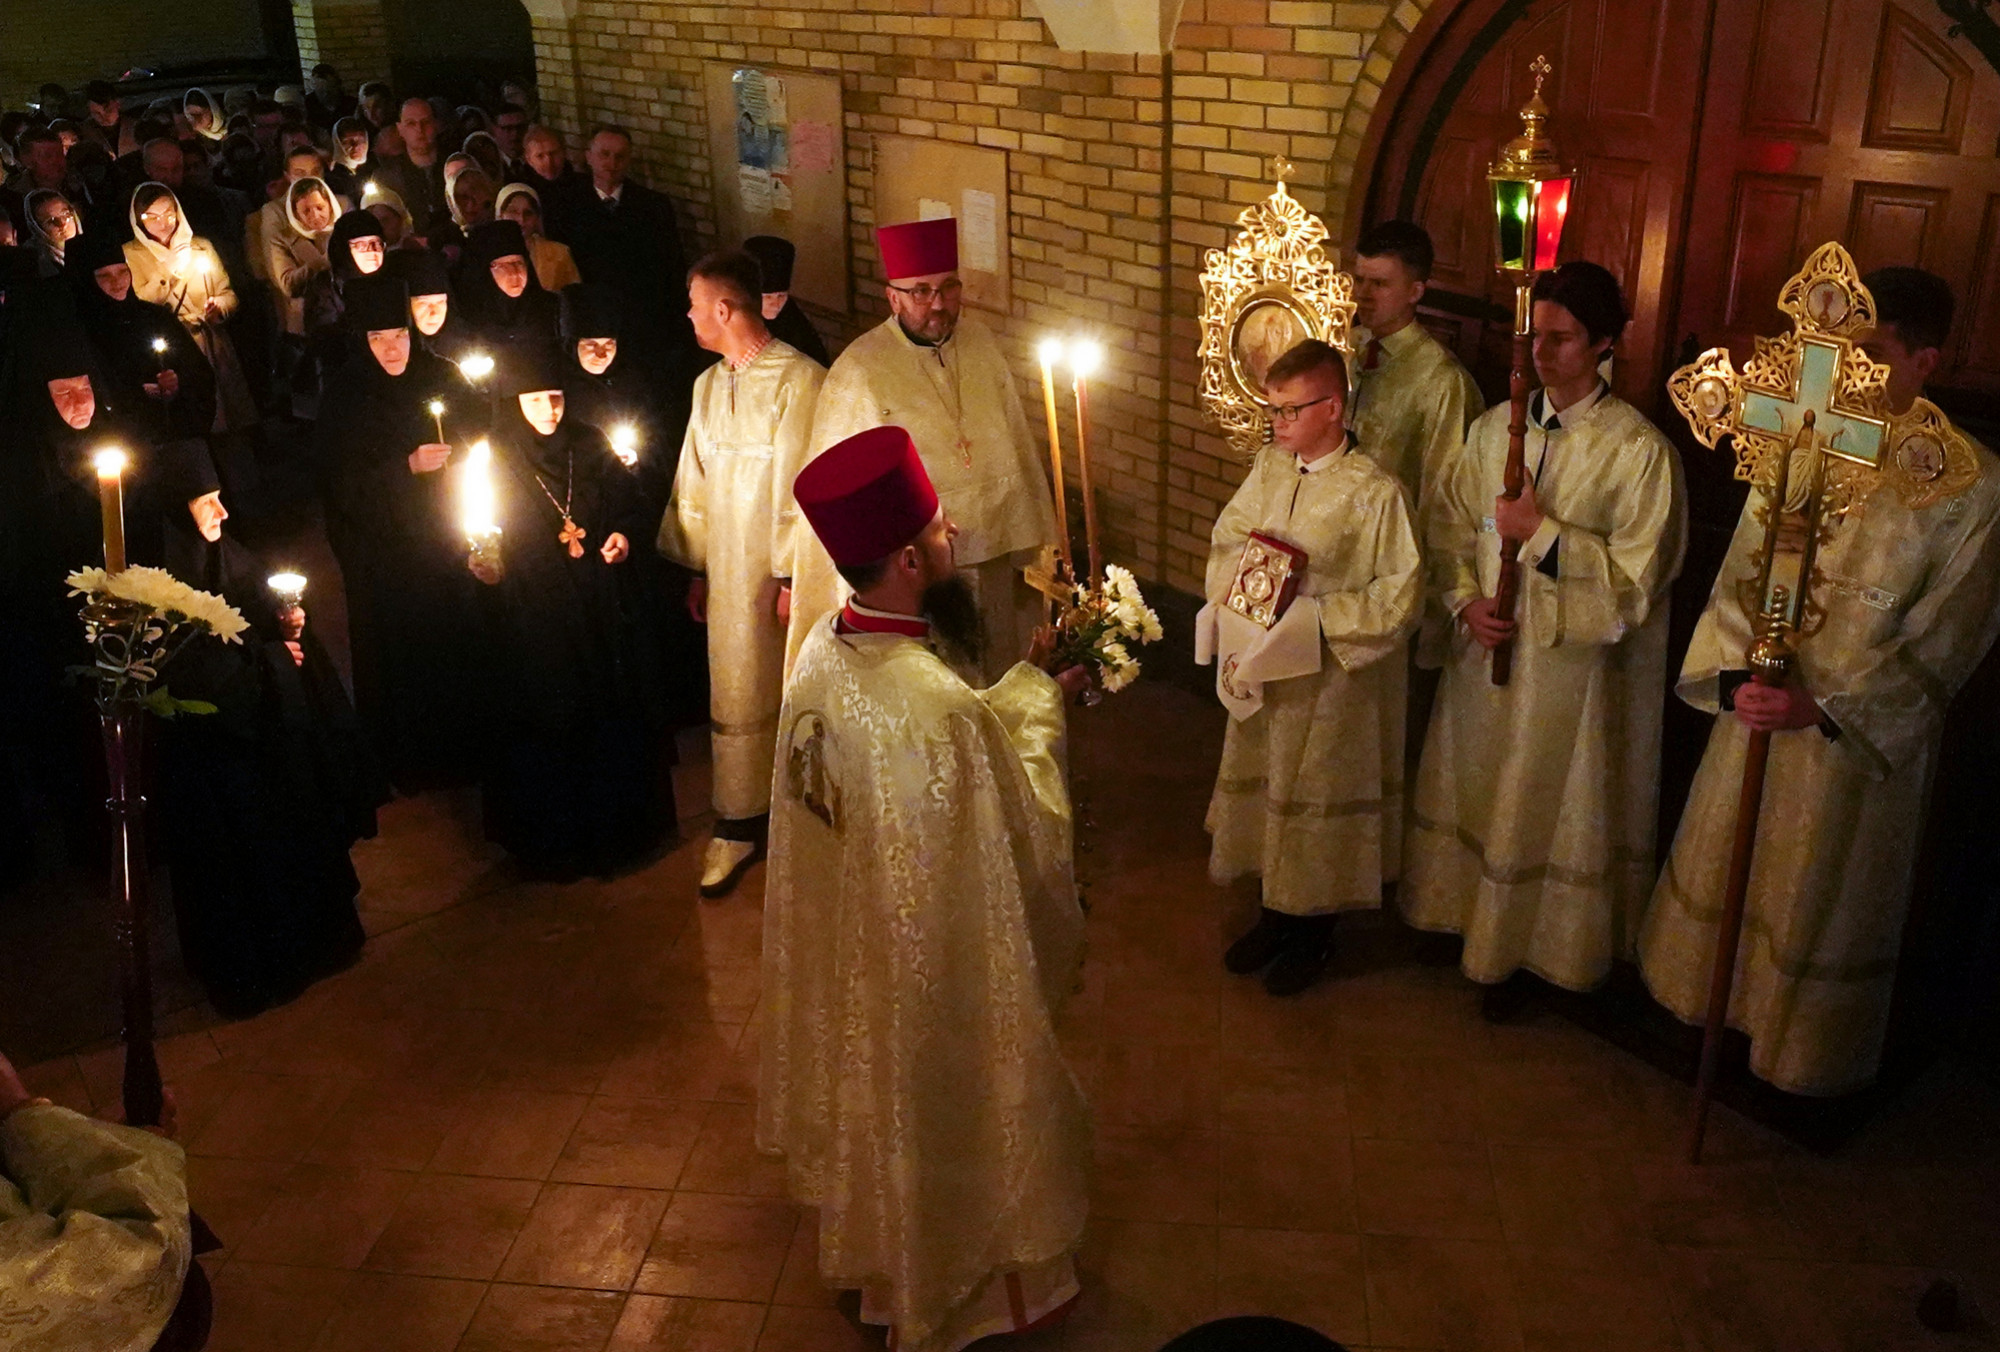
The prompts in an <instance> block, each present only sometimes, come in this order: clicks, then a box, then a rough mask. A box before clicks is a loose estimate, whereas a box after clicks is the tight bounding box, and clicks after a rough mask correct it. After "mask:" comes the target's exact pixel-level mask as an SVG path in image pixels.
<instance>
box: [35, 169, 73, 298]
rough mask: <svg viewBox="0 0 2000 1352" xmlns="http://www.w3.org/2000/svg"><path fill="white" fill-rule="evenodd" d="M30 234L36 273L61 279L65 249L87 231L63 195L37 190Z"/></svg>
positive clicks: (48, 190)
mask: <svg viewBox="0 0 2000 1352" xmlns="http://www.w3.org/2000/svg"><path fill="white" fill-rule="evenodd" d="M26 206H27V209H28V232H29V234H30V235H31V236H32V237H33V239H34V244H35V270H36V271H37V272H39V273H40V274H41V275H42V276H44V277H60V276H62V270H63V246H64V245H65V244H67V243H69V242H70V241H71V240H73V239H75V238H76V237H77V236H78V235H79V234H81V233H82V232H83V226H82V224H81V223H80V222H79V221H78V220H77V216H76V208H75V207H73V206H71V205H70V203H69V199H68V198H67V197H64V196H63V195H62V194H61V193H59V192H55V191H53V190H51V189H48V188H37V189H35V191H33V192H31V193H29V194H28V199H27V202H26Z"/></svg>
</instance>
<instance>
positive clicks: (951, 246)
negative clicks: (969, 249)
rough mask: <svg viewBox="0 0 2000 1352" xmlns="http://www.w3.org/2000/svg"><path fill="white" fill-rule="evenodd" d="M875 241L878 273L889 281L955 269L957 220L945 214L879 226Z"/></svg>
mask: <svg viewBox="0 0 2000 1352" xmlns="http://www.w3.org/2000/svg"><path fill="white" fill-rule="evenodd" d="M875 243H876V245H877V246H879V247H880V248H881V250H882V275H883V276H884V277H887V278H888V279H889V280H890V281H892V282H893V281H895V280H896V279H897V278H898V277H928V276H930V275H931V274H932V273H937V272H956V271H958V222H957V221H955V220H953V219H952V218H951V217H949V216H945V217H941V218H940V219H938V220H934V221H905V222H903V224H901V225H885V226H882V227H880V228H879V229H877V230H876V231H875Z"/></svg>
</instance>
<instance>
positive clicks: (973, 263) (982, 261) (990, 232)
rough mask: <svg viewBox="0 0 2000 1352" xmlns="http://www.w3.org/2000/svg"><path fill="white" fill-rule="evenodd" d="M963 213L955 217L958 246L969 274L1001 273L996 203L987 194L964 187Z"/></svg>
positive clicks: (990, 194) (988, 193) (990, 195)
mask: <svg viewBox="0 0 2000 1352" xmlns="http://www.w3.org/2000/svg"><path fill="white" fill-rule="evenodd" d="M961 200H962V201H963V202H964V210H962V211H961V212H959V216H958V247H959V248H960V249H961V250H963V251H964V255H965V259H964V261H965V266H966V269H967V270H968V271H971V272H998V271H999V270H1000V222H999V220H998V218H997V212H998V204H997V203H995V201H994V200H993V194H992V193H990V192H981V191H980V190H979V189H978V188H967V189H966V190H965V192H964V193H963V194H962V199H961Z"/></svg>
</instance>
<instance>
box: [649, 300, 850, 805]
mask: <svg viewBox="0 0 2000 1352" xmlns="http://www.w3.org/2000/svg"><path fill="white" fill-rule="evenodd" d="M824 375H825V372H824V371H823V370H822V369H821V368H820V365H819V363H817V362H815V361H813V360H812V359H811V358H810V357H807V356H804V355H802V354H801V353H800V352H799V351H798V350H797V349H795V348H793V347H791V346H790V345H789V344H786V343H783V342H779V341H778V340H776V339H773V340H772V341H771V342H770V344H769V345H768V346H766V347H765V348H764V350H763V351H762V352H759V353H758V354H757V355H756V357H754V358H753V359H752V360H751V361H749V362H748V363H747V364H746V365H744V367H743V368H742V369H741V370H738V371H731V370H730V369H729V364H728V363H727V362H718V363H717V364H715V365H714V366H711V367H709V368H708V369H707V370H706V371H704V372H702V373H701V375H700V376H699V377H698V378H697V379H696V380H695V383H694V411H693V416H691V417H690V418H689V419H688V427H687V436H686V438H685V439H684V440H683V441H682V443H681V459H680V467H679V469H678V470H677V471H676V473H675V475H674V491H673V502H672V504H671V505H670V506H669V507H668V508H667V512H666V515H665V517H663V518H662V519H661V521H660V540H659V547H660V552H661V553H662V554H665V555H666V556H667V557H668V558H670V559H673V560H674V561H675V562H676V563H680V564H683V565H685V566H687V567H689V568H692V569H694V570H695V571H696V572H699V573H703V574H705V575H706V577H707V579H708V681H709V718H710V728H711V731H710V739H711V742H712V744H713V748H714V785H713V794H714V801H715V810H716V812H717V814H718V815H720V816H722V817H724V818H727V819H741V818H745V817H755V816H758V815H760V814H762V813H764V812H766V811H768V810H769V809H770V806H771V756H772V753H773V749H774V748H775V747H776V745H777V737H778V703H779V700H780V699H781V698H782V697H783V695H784V672H785V626H784V625H783V624H782V623H780V622H779V620H778V615H777V609H776V604H777V594H778V585H779V582H778V580H779V579H780V578H784V577H788V576H790V574H791V559H792V556H793V553H794V552H795V545H794V537H795V535H797V534H800V533H810V532H801V530H800V526H799V516H798V507H797V505H796V504H795V503H794V502H793V500H792V480H793V479H794V478H796V477H797V476H798V472H799V471H800V470H801V469H803V468H805V463H806V457H807V452H808V449H809V447H810V445H811V438H812V421H813V409H814V404H815V399H816V396H817V395H818V393H819V387H820V381H821V379H822V378H823V377H824Z"/></svg>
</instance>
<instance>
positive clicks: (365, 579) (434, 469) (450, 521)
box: [313, 273, 487, 792]
mask: <svg viewBox="0 0 2000 1352" xmlns="http://www.w3.org/2000/svg"><path fill="white" fill-rule="evenodd" d="M347 322H348V325H349V329H350V332H351V335H352V339H353V343H354V346H355V349H356V354H355V356H354V358H353V360H351V361H349V362H348V363H347V364H346V365H345V366H344V367H343V368H342V369H341V371H340V373H339V375H338V377H337V379H336V380H335V382H334V384H333V385H332V386H331V387H330V388H329V389H328V391H327V394H328V398H327V399H326V401H325V402H324V403H323V405H322V407H321V414H320V419H319V424H318V426H317V427H316V428H315V430H314V454H313V459H314V462H315V464H316V465H317V466H318V469H319V474H320V483H321V492H322V498H323V501H324V503H325V506H326V525H327V538H328V540H329V541H330V542H331V544H332V545H333V550H334V556H335V557H336V558H337V559H339V561H340V571H341V576H342V579H343V580H344V582H345V584H346V589H347V608H348V624H349V630H350V642H351V648H352V652H353V663H354V698H355V703H356V705H357V706H358V708H359V709H360V712H361V718H362V721H363V724H364V725H365V726H366V727H367V729H368V732H369V735H370V738H371V740H372V742H373V744H374V746H375V749H376V753H377V755H378V757H379V758H380V760H381V762H382V765H383V768H384V769H385V770H386V772H387V773H388V775H389V778H390V780H391V782H393V783H394V784H395V786H396V787H397V788H398V789H401V790H403V791H405V792H414V791H417V790H420V789H424V788H431V787H436V786H439V785H445V784H456V783H464V782H468V781H469V780H470V779H472V778H473V777H474V776H475V775H476V774H477V771H478V765H477V756H476V747H477V744H478V737H479V732H480V715H479V708H478V704H477V701H476V700H475V699H474V698H473V695H474V692H475V689H476V672H477V670H478V666H479V640H480V634H481V632H482V631H481V627H480V624H479V621H478V617H477V614H476V607H477V592H478V584H477V583H475V582H473V581H472V579H471V578H469V577H467V576H466V573H465V566H464V536H463V535H462V534H461V533H460V531H459V529H458V522H457V517H458V512H457V510H456V505H455V503H454V500H453V495H452V491H451V482H450V480H451V475H450V473H449V471H448V470H447V469H446V465H447V463H448V462H449V459H450V457H451V455H452V453H453V446H454V445H457V446H460V447H463V446H464V445H467V444H469V443H470V442H471V441H473V440H475V439H476V438H477V437H478V436H479V435H480V434H481V433H482V432H483V431H484V429H485V426H486V422H487V412H486V408H487V406H486V401H485V400H484V399H483V398H481V397H480V396H479V395H478V394H477V393H476V392H475V391H474V390H473V389H472V387H471V386H470V385H468V384H467V383H466V381H465V379H464V378H463V377H462V376H461V375H460V374H459V372H458V369H457V368H456V367H454V366H453V365H451V363H449V362H447V361H445V360H444V359H443V358H441V357H437V356H433V355H432V354H431V353H429V352H427V351H425V350H424V349H423V348H422V347H420V346H418V345H417V344H416V343H415V342H414V341H413V336H412V333H411V330H410V321H409V298H408V294H407V293H406V292H405V291H404V289H403V284H402V283H401V282H400V281H398V280H397V279H396V278H394V277H391V276H389V275H387V274H386V273H377V274H375V275H372V276H367V277H360V278H356V279H355V280H354V281H352V282H350V283H348V287H347ZM433 402H436V403H437V404H438V405H440V406H441V411H440V412H438V413H432V412H431V408H430V406H431V404H432V403H433ZM440 419H442V421H443V424H444V428H445V435H446V436H447V437H449V438H450V440H449V441H440V440H439V437H438V424H439V421H440Z"/></svg>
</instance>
